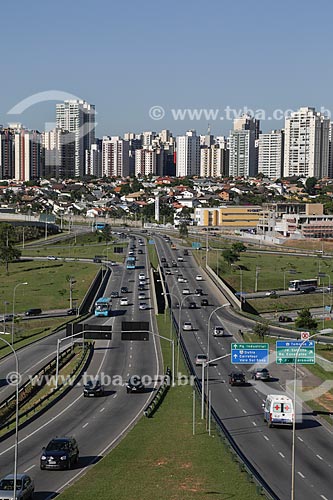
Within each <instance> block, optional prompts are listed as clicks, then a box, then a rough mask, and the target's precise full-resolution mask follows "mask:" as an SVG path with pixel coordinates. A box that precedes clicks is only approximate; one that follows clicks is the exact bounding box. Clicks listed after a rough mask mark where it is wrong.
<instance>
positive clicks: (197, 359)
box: [195, 354, 208, 366]
mask: <svg viewBox="0 0 333 500" xmlns="http://www.w3.org/2000/svg"><path fill="white" fill-rule="evenodd" d="M206 361H208V357H207V354H197V355H196V357H195V366H200V365H202V364H203V363H206Z"/></svg>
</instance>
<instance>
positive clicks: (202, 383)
mask: <svg viewBox="0 0 333 500" xmlns="http://www.w3.org/2000/svg"><path fill="white" fill-rule="evenodd" d="M228 356H231V352H230V353H229V354H224V355H223V356H219V357H218V358H214V359H209V360H208V361H205V362H203V363H202V369H201V419H202V420H203V419H204V417H205V391H204V387H205V384H204V382H205V368H206V366H208V365H210V363H213V362H214V361H219V360H220V359H224V358H227V357H228Z"/></svg>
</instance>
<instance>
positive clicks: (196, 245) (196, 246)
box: [192, 241, 201, 250]
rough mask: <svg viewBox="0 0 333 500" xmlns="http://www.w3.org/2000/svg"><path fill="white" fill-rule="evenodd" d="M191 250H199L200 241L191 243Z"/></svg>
mask: <svg viewBox="0 0 333 500" xmlns="http://www.w3.org/2000/svg"><path fill="white" fill-rule="evenodd" d="M192 248H194V249H195V250H200V248H201V243H200V241H192Z"/></svg>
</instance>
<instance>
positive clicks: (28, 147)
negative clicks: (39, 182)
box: [14, 128, 42, 181]
mask: <svg viewBox="0 0 333 500" xmlns="http://www.w3.org/2000/svg"><path fill="white" fill-rule="evenodd" d="M14 147H15V161H14V165H15V166H14V179H16V180H19V181H30V180H34V179H38V178H39V177H40V176H41V163H42V162H41V158H42V155H41V150H42V148H41V134H40V133H39V132H38V131H37V130H26V129H24V128H21V129H20V130H19V129H18V130H16V131H15V138H14Z"/></svg>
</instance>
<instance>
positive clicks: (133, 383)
mask: <svg viewBox="0 0 333 500" xmlns="http://www.w3.org/2000/svg"><path fill="white" fill-rule="evenodd" d="M144 391H145V386H144V385H143V382H142V380H141V377H139V376H138V375H132V377H130V379H129V380H128V382H127V384H126V392H127V393H129V392H144Z"/></svg>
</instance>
